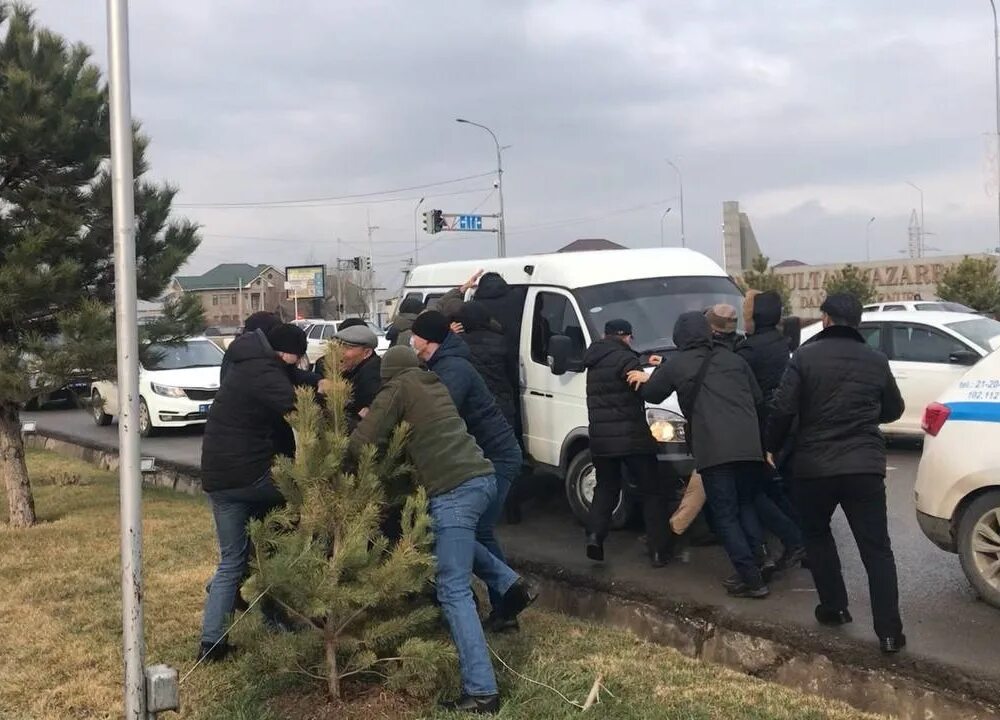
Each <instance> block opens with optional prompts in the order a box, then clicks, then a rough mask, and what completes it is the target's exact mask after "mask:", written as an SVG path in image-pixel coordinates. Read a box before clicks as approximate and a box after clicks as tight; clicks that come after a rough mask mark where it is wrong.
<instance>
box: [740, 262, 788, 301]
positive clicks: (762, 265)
mask: <svg viewBox="0 0 1000 720" xmlns="http://www.w3.org/2000/svg"><path fill="white" fill-rule="evenodd" d="M770 263H771V259H770V258H769V257H767V256H766V255H758V256H757V257H755V258H754V259H753V262H752V263H751V264H750V269H749V270H747V271H745V272H744V273H743V279H742V281H741V282H740V285H741V286H742V288H743V291H744V292H745V291H747V290H759V291H760V292H768V291H773V292H776V293H778V294H779V295H780V296H781V309H782V311H783V312H784V313H785V314H788V313H790V312H791V311H792V291H791V290H789V289H788V285H786V284H785V281H784V280H783V279H782V278H781V276H780V275H778V274H777V273H776V272H774V268H773V267H771V266H770Z"/></svg>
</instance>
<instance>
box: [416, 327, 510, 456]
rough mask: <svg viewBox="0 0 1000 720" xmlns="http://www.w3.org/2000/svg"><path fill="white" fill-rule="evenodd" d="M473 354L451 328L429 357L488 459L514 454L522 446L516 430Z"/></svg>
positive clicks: (430, 365) (431, 368) (429, 363)
mask: <svg viewBox="0 0 1000 720" xmlns="http://www.w3.org/2000/svg"><path fill="white" fill-rule="evenodd" d="M471 357H472V353H471V352H470V351H469V346H468V345H466V344H465V343H464V342H463V341H462V340H461V339H460V338H459V337H458V336H457V335H455V333H451V332H450V333H448V335H447V336H446V337H445V339H444V342H443V343H441V346H440V347H439V348H438V349H437V352H435V353H434V355H432V356H431V359H430V360H428V361H427V367H428V368H429V369H430V370H431V371H432V372H433V373H434V374H435V375H437V376H438V377H439V378H441V382H442V383H444V385H445V387H447V388H448V394H449V395H451V399H452V401H453V402H454V403H455V407H456V408H458V414H459V415H461V416H462V419H463V420H465V425H466V427H468V429H469V434H470V435H472V437H474V438H475V439H476V444H477V445H479V447H480V448H481V449H482V451H483V455H485V456H486V458H487V459H488V460H493V459H500V458H506V457H510V456H511V455H512V454H513V453H514V452H515V451H519V450H520V448H519V447H518V444H517V439H516V438H515V437H514V430H513V428H512V427H511V426H510V423H508V422H507V420H506V419H505V418H504V416H503V413H502V412H500V408H499V407H498V406H497V404H496V401H495V400H494V399H493V393H491V392H490V390H489V388H488V387H486V381H485V380H483V378H482V377H480V375H479V373H478V372H477V371H476V368H475V367H473V365H472V362H470V358H471Z"/></svg>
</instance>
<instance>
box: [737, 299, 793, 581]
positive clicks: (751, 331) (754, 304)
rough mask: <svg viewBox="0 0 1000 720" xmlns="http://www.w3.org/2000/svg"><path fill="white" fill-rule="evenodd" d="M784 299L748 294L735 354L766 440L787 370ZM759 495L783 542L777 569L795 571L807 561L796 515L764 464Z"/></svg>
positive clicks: (764, 518) (765, 520)
mask: <svg viewBox="0 0 1000 720" xmlns="http://www.w3.org/2000/svg"><path fill="white" fill-rule="evenodd" d="M781 309H782V308H781V295H779V294H778V293H776V292H774V291H768V292H761V293H748V294H747V301H746V306H745V308H744V314H745V315H746V316H747V320H748V322H747V328H748V333H747V336H746V338H745V339H744V340H743V342H741V343H740V344H739V345H738V346H737V348H736V354H737V355H739V356H740V357H741V358H743V359H744V360H746V362H747V364H748V365H749V366H750V370H752V371H753V374H754V377H755V378H756V379H757V384H758V385H759V386H760V391H761V393H762V394H763V396H764V402H763V404H762V405H761V406H760V413H759V417H760V429H761V435H762V436H763V432H764V427H765V426H766V424H767V415H768V412H769V409H770V404H771V402H772V401H773V399H774V393H775V391H776V390H777V389H778V385H779V384H781V378H782V376H783V375H784V374H785V368H786V367H788V359H789V352H790V350H789V344H788V339H787V338H786V337H785V336H784V335H783V334H782V333H781V331H780V330H778V323H779V322H780V321H781ZM760 470H761V476H760V493H759V494H758V496H757V500H756V503H755V504H756V506H757V513H758V515H759V516H760V520H761V523H762V524H763V525H764V527H765V528H766V529H767V530H769V531H771V532H772V533H774V534H775V535H776V536H777V537H778V539H779V540H780V541H781V544H782V546H783V550H784V551H783V553H782V555H781V557H780V558H778V561H777V563H776V564H775V566H776V569H778V570H785V569H788V568H791V567H794V566H795V565H797V564H798V563H800V562H801V561H802V560H803V559H804V558H805V554H806V553H805V547H804V545H803V541H802V532H801V531H800V530H799V527H798V525H797V524H796V518H797V515H796V513H795V510H794V508H793V507H792V504H791V501H790V500H789V498H788V495H787V493H786V491H785V487H784V483H783V482H782V481H781V479H780V478H779V477H778V475H777V473H776V472H775V469H774V468H772V467H770V466H769V465H767V464H766V463H761V465H760Z"/></svg>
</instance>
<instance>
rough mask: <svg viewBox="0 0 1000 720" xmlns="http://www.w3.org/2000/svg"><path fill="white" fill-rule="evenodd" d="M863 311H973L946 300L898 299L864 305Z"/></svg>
mask: <svg viewBox="0 0 1000 720" xmlns="http://www.w3.org/2000/svg"><path fill="white" fill-rule="evenodd" d="M864 310H865V312H899V311H901V310H919V311H920V312H960V313H975V312H976V311H975V310H973V309H972V308H970V307H966V306H965V305H962V304H961V303H957V302H949V301H947V300H900V301H898V302H883V303H875V304H873V305H865V307H864Z"/></svg>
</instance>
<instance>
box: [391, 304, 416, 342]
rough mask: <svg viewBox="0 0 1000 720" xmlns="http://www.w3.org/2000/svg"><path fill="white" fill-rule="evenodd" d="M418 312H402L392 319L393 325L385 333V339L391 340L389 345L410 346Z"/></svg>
mask: <svg viewBox="0 0 1000 720" xmlns="http://www.w3.org/2000/svg"><path fill="white" fill-rule="evenodd" d="M417 314H418V313H410V312H401V313H399V315H397V316H396V319H395V320H393V321H392V327H390V328H389V329H388V331H386V333H385V339H386V340H388V341H389V347H396V346H397V345H403V346H406V347H409V345H410V336H411V335H412V334H413V332H412V330H411V328H412V327H413V321H414V320H416V319H417Z"/></svg>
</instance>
